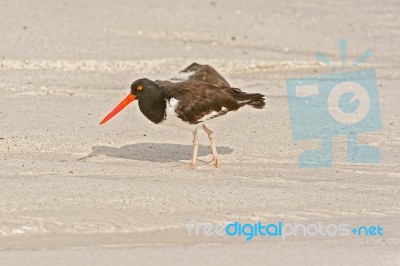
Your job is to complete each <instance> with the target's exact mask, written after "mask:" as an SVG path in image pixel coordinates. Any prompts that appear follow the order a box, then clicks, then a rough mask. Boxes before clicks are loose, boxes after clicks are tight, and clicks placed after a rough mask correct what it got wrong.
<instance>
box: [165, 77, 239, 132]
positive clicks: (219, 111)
mask: <svg viewBox="0 0 400 266" xmlns="http://www.w3.org/2000/svg"><path fill="white" fill-rule="evenodd" d="M162 89H163V91H164V93H165V96H166V99H168V100H169V99H171V98H175V99H176V100H178V101H179V104H178V106H177V108H176V110H175V111H176V114H177V116H178V117H179V118H181V119H182V120H183V121H186V122H189V123H191V124H198V123H200V122H203V121H204V120H209V119H212V118H215V117H218V116H221V115H224V114H226V113H228V112H230V111H236V110H237V109H239V108H240V107H241V106H242V105H241V104H240V103H239V102H238V100H236V99H235V98H234V97H233V95H232V92H230V91H232V90H234V89H231V88H227V87H221V86H217V85H213V84H210V83H206V82H201V81H193V80H191V81H184V82H178V83H173V84H169V85H167V86H164V87H162ZM236 90H238V89H236ZM239 91H240V90H239Z"/></svg>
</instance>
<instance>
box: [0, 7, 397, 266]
mask: <svg viewBox="0 0 400 266" xmlns="http://www.w3.org/2000/svg"><path fill="white" fill-rule="evenodd" d="M0 7H1V8H0V34H1V44H0V93H1V97H0V166H1V167H0V249H1V250H0V264H1V265H206V264H209V265H244V264H245V265H400V222H399V221H400V166H399V152H400V137H399V131H400V116H399V114H400V111H399V107H398V102H399V100H400V93H399V85H400V82H399V81H400V75H399V66H400V57H399V56H398V54H399V48H400V28H399V25H400V16H399V14H400V4H399V3H398V1H385V2H384V3H381V2H379V1H378V2H376V1H375V2H374V1H361V0H357V1H329V2H328V3H324V2H322V1H307V2H304V3H303V2H299V1H280V2H277V1H268V2H265V1H255V0H251V1H225V2H222V1H168V3H167V2H165V3H164V2H160V1H142V2H139V1H127V0H115V1H112V2H110V1H104V0H101V1H92V0H90V1H58V0H55V1H45V0H42V1H28V0H25V1H23V0H16V1H15V0H14V1H7V0H4V1H1V3H0ZM339 38H346V39H347V40H348V45H349V46H348V57H347V60H348V62H349V63H351V62H354V61H355V60H356V59H357V58H358V56H360V55H361V54H362V53H363V52H364V51H365V50H367V49H368V48H370V49H371V50H372V51H373V54H374V55H373V57H372V58H370V59H368V60H367V61H366V62H364V63H363V64H362V65H360V68H372V69H375V70H376V72H377V77H378V84H379V96H380V107H381V114H382V122H383V129H382V131H380V132H377V133H368V134H363V135H362V136H361V137H360V138H361V141H362V142H364V143H370V144H373V145H375V146H377V147H379V149H380V150H381V153H382V161H381V162H380V163H379V164H371V165H368V164H348V163H347V162H346V155H345V154H346V138H345V137H344V136H339V137H337V138H334V144H333V150H334V161H333V167H332V168H328V169H303V168H300V167H299V165H298V155H299V154H300V153H301V151H302V150H303V149H310V148H313V147H314V148H315V147H318V145H319V142H318V140H315V141H306V142H299V141H294V140H293V138H292V135H291V125H290V119H289V109H288V98H287V94H286V88H285V84H286V80H287V79H290V78H297V77H306V76H312V75H320V74H323V73H330V72H331V69H330V68H327V67H326V66H324V65H322V64H320V63H319V62H318V61H317V60H316V59H315V57H314V55H315V53H316V52H318V51H320V52H323V53H325V54H326V55H327V56H329V57H330V58H331V59H332V60H333V61H334V62H340V55H339V48H338V39H339ZM192 62H198V63H202V64H210V65H212V66H214V67H215V68H216V69H217V70H218V71H219V72H220V73H221V74H222V75H223V76H224V77H225V78H226V79H227V80H228V81H229V82H230V84H232V85H233V86H235V87H239V88H242V89H244V90H246V91H249V92H260V93H263V94H265V95H266V108H265V109H263V110H255V109H251V108H248V109H244V110H240V111H239V112H237V113H233V114H229V115H228V116H227V117H226V118H224V119H222V120H220V121H219V122H218V123H217V124H215V125H213V126H212V127H211V128H212V129H213V130H214V131H215V133H216V138H217V145H218V151H219V153H220V154H221V156H220V159H221V161H222V166H221V168H220V169H213V168H210V167H209V166H207V165H206V162H207V161H209V160H211V155H210V149H209V146H208V139H207V137H206V135H205V134H203V133H201V134H200V136H201V137H200V143H201V146H200V151H199V166H198V168H197V170H196V171H190V170H189V167H188V166H187V164H188V163H189V160H190V158H191V150H192V146H191V142H192V139H191V133H190V132H187V131H182V130H179V129H175V128H168V127H158V126H156V125H153V124H152V123H151V122H150V121H148V120H147V119H145V117H144V116H143V115H142V114H141V113H140V110H139V108H138V106H137V104H134V105H132V106H130V107H129V108H127V109H126V110H124V111H123V112H122V113H121V114H119V115H118V117H115V118H114V119H112V120H111V121H109V122H108V123H107V124H105V125H102V126H99V122H100V120H101V119H102V118H103V117H104V116H105V115H106V114H107V113H108V112H109V111H110V110H111V109H112V108H113V107H114V106H115V105H116V104H117V103H118V102H119V101H120V100H122V99H123V97H125V96H126V95H127V93H128V92H129V85H130V83H131V82H132V81H133V80H135V79H137V78H141V77H148V78H152V79H163V78H169V77H172V76H174V75H176V73H177V72H178V71H179V70H181V69H183V68H184V67H186V66H187V65H189V64H190V63H192ZM348 69H350V68H347V70H348ZM192 219H195V220H196V222H198V223H224V224H228V223H231V222H234V221H236V220H238V221H241V222H243V223H257V222H258V221H262V222H278V221H282V222H285V223H294V222H297V223H304V224H311V223H319V222H321V223H324V224H330V223H335V224H340V223H345V224H350V225H352V226H357V225H367V226H373V225H380V226H382V227H383V228H384V235H383V236H376V237H373V236H360V237H357V236H354V235H351V236H348V237H340V236H335V237H322V236H316V237H304V236H298V237H291V238H288V239H286V240H282V239H280V238H272V237H255V238H254V239H253V240H251V241H246V240H245V239H244V238H243V237H228V236H224V237H217V236H212V237H207V236H204V235H200V236H193V235H192V236H189V235H188V230H187V227H186V225H187V223H188V221H189V220H192Z"/></svg>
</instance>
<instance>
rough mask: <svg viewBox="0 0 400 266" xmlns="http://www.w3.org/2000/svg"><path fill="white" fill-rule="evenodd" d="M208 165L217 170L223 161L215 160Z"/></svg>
mask: <svg viewBox="0 0 400 266" xmlns="http://www.w3.org/2000/svg"><path fill="white" fill-rule="evenodd" d="M208 165H212V166H214V167H215V168H218V167H220V166H221V161H220V160H218V159H217V158H213V160H212V161H211V162H210V163H209V164H208Z"/></svg>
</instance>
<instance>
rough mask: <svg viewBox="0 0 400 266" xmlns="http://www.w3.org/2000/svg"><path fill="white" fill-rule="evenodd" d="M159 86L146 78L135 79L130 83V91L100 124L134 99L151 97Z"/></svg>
mask: <svg viewBox="0 0 400 266" xmlns="http://www.w3.org/2000/svg"><path fill="white" fill-rule="evenodd" d="M159 91H160V87H159V86H158V85H157V83H155V82H154V81H151V80H149V79H146V78H142V79H138V80H135V81H134V82H133V83H132V85H131V92H130V93H129V94H128V96H126V97H125V99H123V100H122V102H120V103H119V104H118V105H117V106H116V107H115V108H114V109H113V110H112V111H111V112H110V113H109V114H108V115H107V116H106V117H105V118H104V119H103V120H102V121H101V122H100V125H102V124H104V123H105V122H107V121H108V120H110V119H111V118H112V117H113V116H115V115H116V114H118V113H119V112H120V111H121V110H122V109H124V108H125V107H126V106H127V105H128V104H130V103H131V102H133V101H134V100H136V99H137V100H138V101H140V99H142V98H144V97H153V96H155V95H156V94H157V93H159Z"/></svg>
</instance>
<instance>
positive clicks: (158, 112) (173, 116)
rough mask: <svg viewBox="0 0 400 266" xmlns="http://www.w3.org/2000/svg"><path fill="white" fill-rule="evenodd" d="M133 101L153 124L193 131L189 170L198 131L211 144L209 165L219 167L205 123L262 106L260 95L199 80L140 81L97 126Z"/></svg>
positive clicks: (197, 142)
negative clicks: (202, 131)
mask: <svg viewBox="0 0 400 266" xmlns="http://www.w3.org/2000/svg"><path fill="white" fill-rule="evenodd" d="M135 99H137V100H138V104H139V109H140V111H141V112H142V113H143V115H144V116H145V117H147V118H148V119H149V120H150V121H152V122H153V123H155V124H158V125H165V126H175V127H179V128H182V129H186V130H190V131H192V132H193V157H192V162H191V163H190V166H191V168H192V169H194V168H195V167H196V161H197V152H198V147H199V141H198V137H197V130H198V129H199V128H202V129H203V130H204V131H205V132H206V133H207V135H208V138H209V139H210V142H211V150H212V154H213V160H212V162H211V163H210V164H212V165H214V166H215V167H219V166H220V165H221V162H220V160H219V159H218V154H217V148H216V145H215V140H214V134H213V131H212V130H210V129H209V128H208V127H207V126H206V123H208V122H209V121H211V120H214V119H215V118H217V117H220V116H223V115H226V114H227V113H229V112H231V111H237V110H238V109H239V108H241V107H243V106H246V105H249V106H252V107H254V108H257V109H262V108H263V107H264V105H265V102H264V95H262V94H260V93H246V92H242V91H241V90H240V89H237V88H231V87H228V86H220V85H216V84H211V83H208V82H204V81H199V80H187V81H182V82H176V83H172V82H162V83H161V84H160V83H156V82H154V81H151V80H149V79H146V78H142V79H138V80H136V81H134V82H133V83H132V85H131V92H130V93H129V94H128V96H127V97H126V98H125V99H124V100H123V101H122V102H121V103H120V104H118V105H117V106H116V107H115V108H114V109H113V110H112V111H111V112H110V113H109V114H108V115H107V116H106V117H105V118H104V119H103V120H102V121H101V122H100V124H104V123H105V122H107V121H108V120H109V119H111V118H112V117H113V116H115V115H116V114H117V113H119V112H120V111H121V110H122V109H123V108H125V106H127V105H128V104H130V103H131V102H133V101H134V100H135Z"/></svg>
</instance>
